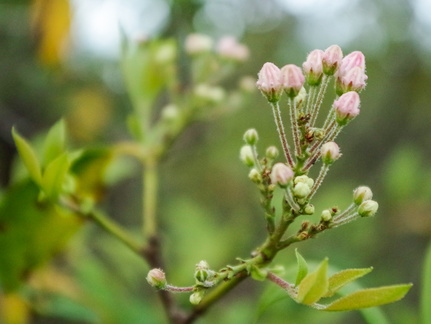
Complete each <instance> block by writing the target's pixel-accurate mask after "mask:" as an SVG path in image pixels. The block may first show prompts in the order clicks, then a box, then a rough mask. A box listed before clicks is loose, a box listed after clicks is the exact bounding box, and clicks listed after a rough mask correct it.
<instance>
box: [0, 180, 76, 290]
mask: <svg viewBox="0 0 431 324" xmlns="http://www.w3.org/2000/svg"><path fill="white" fill-rule="evenodd" d="M38 195H39V188H38V187H37V186H36V185H35V184H34V183H33V182H31V181H29V179H27V181H25V182H21V183H18V184H16V185H14V186H12V187H9V188H8V190H7V191H6V192H5V194H4V197H3V199H2V201H1V203H0V246H1V247H7V248H4V249H2V250H1V253H0V287H1V289H2V290H4V291H6V292H8V291H13V290H15V289H16V288H18V287H19V285H20V283H21V282H22V280H25V279H26V277H27V276H28V274H29V273H30V272H31V271H32V270H33V269H35V268H36V267H38V266H40V265H41V264H43V263H44V262H45V261H46V260H48V259H49V258H51V257H52V256H53V255H54V254H55V253H56V252H58V251H60V250H61V249H62V248H63V246H64V245H65V243H66V242H67V241H68V239H69V238H70V237H71V235H72V234H73V233H75V232H76V231H77V229H78V228H79V227H80V225H81V224H82V219H81V218H78V217H76V216H75V215H73V214H71V213H67V212H66V211H64V210H62V209H60V208H56V207H54V206H52V205H50V204H47V203H44V204H42V203H40V202H38V200H37V197H38Z"/></svg>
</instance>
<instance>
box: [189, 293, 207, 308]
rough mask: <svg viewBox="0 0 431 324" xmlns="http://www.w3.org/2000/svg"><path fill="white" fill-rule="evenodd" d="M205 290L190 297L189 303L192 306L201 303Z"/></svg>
mask: <svg viewBox="0 0 431 324" xmlns="http://www.w3.org/2000/svg"><path fill="white" fill-rule="evenodd" d="M204 295H205V290H199V291H196V292H194V293H193V294H191V295H190V299H189V300H190V303H191V304H193V305H197V304H199V303H200V302H201V300H202V298H204Z"/></svg>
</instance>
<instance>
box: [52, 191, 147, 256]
mask: <svg viewBox="0 0 431 324" xmlns="http://www.w3.org/2000/svg"><path fill="white" fill-rule="evenodd" d="M60 204H61V205H62V206H63V207H65V208H67V209H69V210H70V211H72V212H74V213H77V214H78V215H80V216H82V217H85V218H89V219H91V220H93V221H94V222H95V223H96V224H97V225H99V226H100V227H101V228H102V229H104V230H105V231H106V232H108V233H110V234H111V235H112V236H114V237H116V238H117V239H118V240H119V241H121V242H122V243H124V244H125V245H126V246H127V247H129V248H130V249H131V250H132V251H133V252H135V253H136V254H138V255H139V256H140V257H142V244H140V243H139V242H138V241H136V240H135V239H133V238H132V237H131V235H130V233H128V232H127V231H126V230H124V229H123V228H122V227H121V226H120V225H118V224H117V223H116V222H114V221H112V220H111V219H110V218H109V217H107V216H106V215H105V214H104V213H102V212H101V211H98V210H95V209H91V210H89V211H84V210H82V209H81V208H80V207H79V206H78V204H76V203H75V202H73V200H71V199H67V198H64V199H62V200H61V201H60Z"/></svg>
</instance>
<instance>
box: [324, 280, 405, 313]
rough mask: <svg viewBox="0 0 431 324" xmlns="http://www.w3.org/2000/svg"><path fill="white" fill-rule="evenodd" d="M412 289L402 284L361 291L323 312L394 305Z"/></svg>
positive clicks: (342, 299)
mask: <svg viewBox="0 0 431 324" xmlns="http://www.w3.org/2000/svg"><path fill="white" fill-rule="evenodd" d="M411 287H412V284H402V285H393V286H384V287H378V288H369V289H363V290H359V291H356V292H354V293H352V294H349V295H347V296H344V297H341V298H340V299H337V300H336V301H334V302H333V303H331V304H329V305H327V306H326V307H325V308H324V309H322V310H325V311H348V310H356V309H361V308H367V307H375V306H380V305H384V304H389V303H393V302H396V301H398V300H400V299H401V298H403V297H404V296H405V294H407V292H408V291H409V289H410V288H411Z"/></svg>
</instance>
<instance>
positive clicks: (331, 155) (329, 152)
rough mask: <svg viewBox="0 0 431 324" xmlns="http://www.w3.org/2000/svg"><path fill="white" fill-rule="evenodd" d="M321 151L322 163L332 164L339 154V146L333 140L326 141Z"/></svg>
mask: <svg viewBox="0 0 431 324" xmlns="http://www.w3.org/2000/svg"><path fill="white" fill-rule="evenodd" d="M320 151H321V153H322V162H323V163H324V164H327V165H328V164H332V163H334V162H335V161H336V160H338V158H339V157H340V156H341V154H340V148H339V147H338V145H337V143H335V142H327V143H325V144H323V145H322V147H321V149H320Z"/></svg>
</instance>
